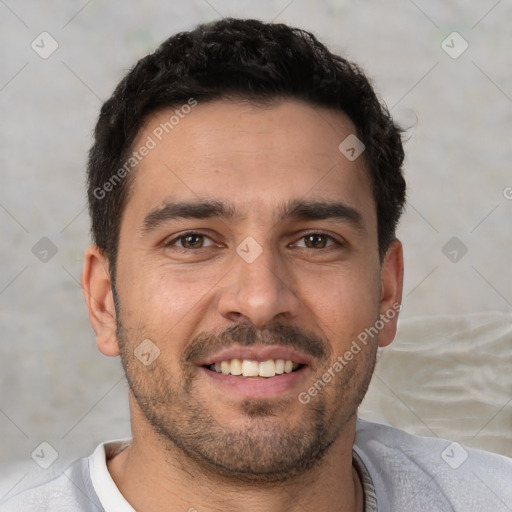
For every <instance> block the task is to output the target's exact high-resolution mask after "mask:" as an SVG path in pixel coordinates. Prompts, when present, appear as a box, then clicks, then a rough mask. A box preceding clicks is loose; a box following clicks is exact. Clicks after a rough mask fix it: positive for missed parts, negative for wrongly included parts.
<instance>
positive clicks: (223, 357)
mask: <svg viewBox="0 0 512 512" xmlns="http://www.w3.org/2000/svg"><path fill="white" fill-rule="evenodd" d="M231 359H240V360H242V359H248V360H251V361H259V362H261V361H268V360H269V359H274V360H275V359H284V360H285V361H287V360H290V361H292V362H293V363H299V364H304V365H307V364H309V362H310V358H309V357H308V356H306V355H305V354H302V353H301V352H297V351H296V350H294V349H292V348H290V347H281V346H277V345H270V346H268V345H266V346H251V347H240V346H234V347H230V348H226V349H224V350H221V351H220V352H217V353H215V354H212V355H209V356H205V357H203V358H202V359H201V360H199V361H198V362H197V364H198V365H199V366H209V365H211V364H215V363H220V362H222V361H229V360H231Z"/></svg>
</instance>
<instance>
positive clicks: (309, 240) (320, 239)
mask: <svg viewBox="0 0 512 512" xmlns="http://www.w3.org/2000/svg"><path fill="white" fill-rule="evenodd" d="M300 240H304V246H305V247H306V248H308V249H324V248H325V247H328V246H330V245H333V244H337V245H341V244H340V243H339V242H338V241H337V240H335V239H334V238H333V237H332V236H329V235H325V234H324V233H309V234H307V235H304V236H303V237H301V238H300ZM328 242H331V243H328Z"/></svg>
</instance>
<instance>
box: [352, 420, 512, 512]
mask: <svg viewBox="0 0 512 512" xmlns="http://www.w3.org/2000/svg"><path fill="white" fill-rule="evenodd" d="M354 450H355V451H356V452H357V453H358V455H360V457H361V459H362V460H363V462H364V464H365V466H366V467H367V470H368V472H369V473H370V476H371V478H372V480H373V483H374V486H375V488H376V493H377V500H378V502H379V512H380V511H381V510H382V511H386V510H393V511H400V510H413V509H414V510H418V511H419V510H428V511H429V512H433V511H444V510H447V511H448V510H456V511H459V510H460V511H464V512H471V511H481V510H495V511H499V510H504V511H505V510H511V509H512V459H509V458H508V457H504V456H502V455H497V454H494V453H490V452H485V451H483V450H476V449H473V448H468V447H465V446H462V445H460V444H458V443H455V442H452V441H448V440H446V439H439V438H435V437H419V436H414V435H411V434H408V433H407V432H404V431H403V430H400V429H397V428H394V427H388V426H385V425H379V424H377V423H370V422H367V421H363V420H357V433H356V441H355V446H354ZM415 507H416V508H415Z"/></svg>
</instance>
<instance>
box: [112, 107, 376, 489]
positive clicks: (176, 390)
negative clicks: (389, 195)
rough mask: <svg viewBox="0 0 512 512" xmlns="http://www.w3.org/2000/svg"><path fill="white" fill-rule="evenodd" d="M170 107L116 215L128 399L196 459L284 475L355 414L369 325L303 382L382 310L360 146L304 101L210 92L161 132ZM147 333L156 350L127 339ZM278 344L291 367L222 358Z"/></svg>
mask: <svg viewBox="0 0 512 512" xmlns="http://www.w3.org/2000/svg"><path fill="white" fill-rule="evenodd" d="M173 110H174V109H173ZM172 113H173V112H172V110H170V111H162V112H160V113H158V114H157V115H154V116H152V117H151V118H150V119H149V120H148V121H147V123H146V124H145V126H144V127H143V128H142V129H141V131H140V133H139V134H138V137H137V139H136V141H135V142H134V144H133V148H134V149H137V148H139V147H141V146H142V145H144V144H146V143H147V141H148V136H149V137H151V138H152V139H153V140H154V141H155V142H156V147H154V148H153V149H151V151H150V152H149V154H148V155H147V156H145V157H144V158H143V160H142V161H141V162H140V163H139V164H138V166H137V168H136V170H134V171H133V172H134V173H135V175H134V178H135V179H134V184H133V188H132V189H131V192H130V196H129V198H128V201H127V204H126V208H125V211H124V213H123V218H122V223H121V231H120V241H119V256H118V261H117V271H116V290H117V296H118V299H119V308H118V310H117V313H118V316H117V339H118V342H119V348H120V353H121V358H122V361H123V365H124V368H125V371H126V374H127V378H128V381H129V384H130V388H131V391H132V392H133V394H134V397H135V399H136V400H135V401H134V402H133V403H134V404H135V403H136V407H137V409H138V410H137V411H135V413H136V414H135V417H136V418H139V420H138V421H142V422H145V423H146V425H151V427H152V429H153V431H154V432H156V433H158V434H159V439H160V440H161V441H162V442H163V443H164V444H167V445H168V446H174V447H176V446H178V447H179V448H180V449H181V450H182V453H184V454H185V455H187V456H188V457H191V458H193V459H194V460H195V461H196V462H199V463H201V464H202V465H203V466H208V467H211V468H214V467H215V468H217V471H222V472H225V473H227V474H231V475H233V476H235V475H236V476H238V477H240V478H242V477H243V476H244V475H245V477H246V478H249V479H250V478H256V479H259V480H265V479H267V480H273V481H275V480H276V479H282V478H286V477H288V476H290V475H291V474H294V473H297V472H301V471H304V470H306V469H309V468H311V467H312V466H313V465H314V463H315V462H316V461H318V460H319V459H320V458H321V457H322V456H323V455H324V454H325V452H326V450H327V449H328V448H329V446H331V444H332V443H333V442H334V441H335V440H336V438H337V436H338V435H339V433H340V432H341V431H342V429H343V428H344V427H346V425H347V424H348V422H349V420H353V419H354V415H355V412H356V409H357V406H358V405H359V403H360V401H361V400H362V398H363V396H364V393H365V391H366V388H367V386H368V383H369V379H370V377H371V373H372V371H373V365H374V361H375V352H376V348H377V338H374V339H372V340H370V341H369V342H368V343H367V345H366V346H363V347H362V350H361V351H360V352H359V353H358V354H357V355H355V356H354V357H353V359H352V360H351V361H350V362H349V364H346V366H344V367H343V369H342V370H341V371H337V372H334V377H333V378H332V379H330V382H328V383H327V384H326V385H325V386H321V389H320V391H319V392H318V393H317V394H316V395H315V396H312V397H311V399H310V401H309V402H308V403H302V402H301V401H300V400H299V399H298V395H299V394H300V393H301V392H304V391H307V390H308V389H309V388H310V387H311V386H313V385H314V384H315V382H317V381H318V379H319V378H321V376H322V375H323V374H324V373H325V372H326V371H328V370H329V369H330V368H332V367H333V363H334V362H335V361H336V359H337V357H338V356H342V355H343V354H344V353H345V352H346V351H347V350H348V349H349V348H350V346H351V343H352V342H353V341H354V340H355V339H356V338H357V336H358V334H360V333H361V332H362V331H364V329H365V328H367V327H370V326H372V325H373V324H374V323H375V322H376V320H378V318H379V314H381V313H383V312H384V310H383V308H384V306H383V304H381V296H382V284H381V268H380V264H379V257H378V245H377V220H376V213H375V204H374V200H373V197H372V193H371V182H370V179H369V176H368V174H367V172H366V171H365V169H364V167H363V158H358V159H356V160H355V161H350V160H349V159H347V158H346V157H345V156H344V155H343V154H342V153H341V152H340V151H339V150H338V146H339V144H340V143H341V142H342V141H343V140H344V139H345V138H346V137H347V136H348V135H350V134H353V133H355V130H354V127H353V125H352V123H351V122H350V121H349V120H348V118H346V117H345V116H344V115H343V114H341V113H339V112H335V111H331V110H327V109H323V108H317V107H313V106H309V105H307V104H304V103H301V102H298V101H283V102H279V103H276V104H274V105H273V106H272V107H269V108H261V107H256V106H253V105H250V104H248V103H242V102H236V103H233V102H226V101H214V102H209V103H204V104H201V103H199V104H198V105H197V106H196V107H195V108H194V109H193V110H192V111H191V113H190V114H188V115H187V116H186V117H185V118H183V119H180V122H179V124H177V125H176V126H175V127H174V129H173V130H172V131H171V132H170V133H169V134H165V133H164V136H163V137H162V140H161V141H159V140H158V138H157V137H156V136H155V135H154V133H157V132H155V131H154V130H155V129H157V128H158V126H159V125H160V123H165V122H166V121H168V120H169V117H170V116H171V115H172ZM189 203H190V204H189ZM314 203H323V206H322V205H319V204H314ZM200 204H201V205H202V206H197V205H200ZM176 205H179V206H180V208H178V209H177V208H175V206H176ZM194 205H196V206H194ZM173 206H174V208H173ZM328 206H330V207H328ZM221 207H222V208H221ZM177 213H178V214H179V215H176V214H177ZM144 340H150V341H151V343H149V344H148V341H145V342H144V343H145V345H142V346H143V347H145V352H144V353H145V354H146V355H145V356H144V357H143V358H142V359H144V358H146V360H147V361H149V360H150V359H152V358H153V357H154V356H155V355H156V354H157V353H158V351H157V350H156V349H155V347H157V348H158V350H159V351H160V352H159V355H158V357H156V358H155V359H154V360H153V361H152V362H151V363H150V364H143V362H141V360H140V359H139V358H137V357H136V356H135V354H134V351H135V352H136V353H137V350H136V349H137V347H139V346H140V345H141V343H142V342H143V341H144ZM148 354H149V355H148ZM139 355H140V352H139ZM232 360H239V361H240V364H238V363H237V361H234V362H232V363H231V365H230V364H229V363H228V362H224V363H222V361H232ZM276 360H284V361H291V362H292V364H293V368H294V371H292V372H291V373H287V371H289V370H290V368H289V367H288V366H289V365H290V363H287V364H285V365H286V366H287V368H285V372H284V373H278V374H276V375H275V376H267V377H265V376H244V375H229V374H225V373H222V371H221V372H219V371H216V369H215V363H217V370H219V366H220V367H221V370H224V372H228V371H231V372H233V373H235V374H236V373H239V372H240V371H241V370H242V369H243V370H245V373H246V374H247V373H249V374H251V372H259V371H261V373H263V374H264V375H272V373H273V372H275V371H278V372H282V371H283V368H282V366H283V363H281V362H277V363H276ZM254 361H256V363H254ZM264 361H267V362H266V363H264V364H263V365H261V367H260V366H259V363H260V362H264ZM268 361H270V362H268ZM240 366H241V367H240ZM331 371H332V370H331ZM133 413H134V411H132V415H133Z"/></svg>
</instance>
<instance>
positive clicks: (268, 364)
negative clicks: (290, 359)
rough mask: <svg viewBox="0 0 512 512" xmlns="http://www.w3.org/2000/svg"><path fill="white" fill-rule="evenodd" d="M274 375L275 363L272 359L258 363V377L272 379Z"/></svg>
mask: <svg viewBox="0 0 512 512" xmlns="http://www.w3.org/2000/svg"><path fill="white" fill-rule="evenodd" d="M275 374H276V363H274V361H273V360H272V359H269V360H268V361H262V362H261V363H260V377H273V376H274V375H275Z"/></svg>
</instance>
